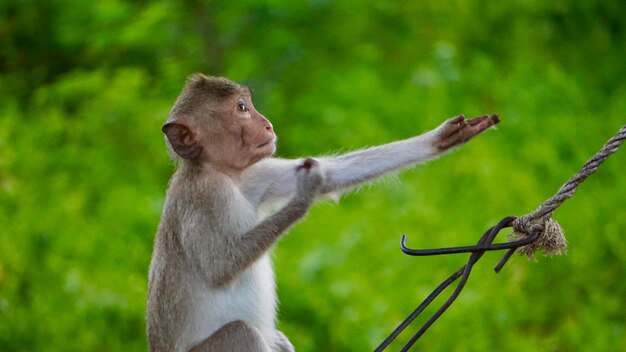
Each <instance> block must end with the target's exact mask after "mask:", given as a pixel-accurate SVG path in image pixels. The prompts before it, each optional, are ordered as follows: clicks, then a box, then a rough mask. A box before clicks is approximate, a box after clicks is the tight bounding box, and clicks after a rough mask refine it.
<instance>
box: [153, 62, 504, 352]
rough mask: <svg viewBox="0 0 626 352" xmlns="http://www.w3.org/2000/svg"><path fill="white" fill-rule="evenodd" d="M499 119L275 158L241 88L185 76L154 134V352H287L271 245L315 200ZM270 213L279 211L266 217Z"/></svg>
mask: <svg viewBox="0 0 626 352" xmlns="http://www.w3.org/2000/svg"><path fill="white" fill-rule="evenodd" d="M499 121H500V118H499V116H498V115H482V116H479V117H476V118H472V119H466V118H465V117H464V116H463V115H459V116H457V117H454V118H452V119H448V120H446V121H445V122H443V123H442V124H441V125H440V126H439V127H437V128H435V129H434V130H431V131H429V132H426V133H424V134H421V135H418V136H416V137H412V138H409V139H405V140H400V141H395V142H391V143H388V144H383V145H380V146H377V147H370V148H365V149H362V150H358V151H354V152H349V153H346V154H343V155H338V156H323V157H316V158H311V157H307V158H300V159H282V158H277V157H274V156H273V155H274V153H275V151H276V134H275V132H274V127H273V125H272V123H271V122H270V121H269V120H268V119H267V118H265V116H263V115H262V114H261V113H259V112H258V111H257V110H256V109H255V107H254V105H253V104H252V99H251V93H250V90H249V88H247V87H246V86H243V85H240V84H238V83H236V82H234V81H231V80H229V79H227V78H223V77H213V76H206V75H203V74H200V73H197V74H193V75H191V76H189V78H188V79H187V82H186V84H185V86H184V88H183V90H182V91H181V93H180V95H179V96H178V98H177V99H176V101H175V102H174V105H173V107H172V109H171V110H170V113H169V115H168V117H167V120H166V123H165V124H164V125H163V127H162V131H163V133H164V134H165V139H166V145H167V149H168V152H169V154H170V155H171V157H172V159H173V161H174V163H175V164H176V170H175V172H174V174H173V175H172V177H171V179H170V181H169V186H168V189H167V192H166V196H165V200H164V204H163V210H162V215H161V220H160V223H159V225H158V228H157V231H156V235H155V239H154V248H153V253H152V258H151V262H150V268H149V275H148V276H149V277H148V302H147V307H146V330H147V337H148V345H149V349H150V351H185V352H186V351H194V352H197V351H217V352H221V351H254V352H290V351H294V347H293V345H292V344H291V342H290V341H289V339H288V338H287V337H286V336H285V334H283V333H282V332H281V331H279V330H278V329H277V328H276V304H277V297H276V290H275V277H274V272H273V269H272V265H271V262H270V256H269V253H270V251H271V249H272V248H273V246H274V244H275V243H276V242H277V241H278V239H279V238H280V237H281V236H282V235H283V234H284V233H285V232H286V231H287V230H288V229H289V228H290V227H291V226H293V225H294V224H295V223H297V222H298V221H300V220H301V219H302V218H303V217H304V216H305V215H306V213H307V212H308V210H309V208H310V207H311V205H312V204H313V203H314V201H315V200H316V199H322V198H324V197H328V196H332V195H337V194H339V193H341V192H343V191H346V190H349V189H352V188H354V187H357V186H359V185H361V184H364V183H365V182H368V181H370V180H373V179H375V178H378V177H380V176H383V175H385V174H388V173H390V172H392V171H396V170H400V169H404V168H407V167H410V166H413V165H416V164H418V163H421V162H425V161H427V160H430V159H433V158H435V157H437V156H439V155H442V154H443V153H445V152H447V151H449V150H451V149H453V148H454V147H457V146H459V145H461V144H463V143H465V142H467V141H469V140H470V139H472V138H473V137H474V136H476V135H478V134H479V133H481V132H483V131H484V130H486V129H487V128H489V127H490V126H493V125H495V124H497V123H498V122H499ZM270 206H274V208H273V209H278V210H277V211H274V212H273V213H270V214H269V215H267V216H265V217H262V216H261V215H260V214H263V213H264V212H266V211H267V209H268V207H270Z"/></svg>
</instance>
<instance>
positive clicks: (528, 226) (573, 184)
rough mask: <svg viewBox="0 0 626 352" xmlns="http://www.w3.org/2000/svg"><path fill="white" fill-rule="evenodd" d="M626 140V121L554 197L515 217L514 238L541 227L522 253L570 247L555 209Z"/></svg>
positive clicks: (563, 249) (559, 251) (547, 251)
mask: <svg viewBox="0 0 626 352" xmlns="http://www.w3.org/2000/svg"><path fill="white" fill-rule="evenodd" d="M624 140H626V125H624V126H622V128H621V129H620V130H619V132H618V133H617V134H616V135H615V136H614V137H613V138H611V139H610V140H609V141H608V142H606V144H605V145H604V146H603V147H602V149H600V151H599V152H598V153H596V155H594V156H593V157H592V158H591V159H589V160H588V161H587V162H586V163H585V165H583V167H582V168H581V169H580V171H579V172H578V173H577V174H576V175H574V176H573V177H572V178H570V179H569V180H568V181H567V182H565V184H564V185H563V186H561V188H560V189H559V190H558V192H556V194H555V195H553V196H552V197H551V198H550V199H548V200H546V201H545V202H543V204H541V205H540V206H539V208H537V210H535V211H533V212H532V213H530V214H527V215H524V216H520V217H518V218H517V219H516V220H515V221H513V229H514V230H515V233H514V234H513V236H512V237H513V238H514V239H520V238H525V237H527V236H530V235H531V234H532V233H533V232H535V231H539V232H540V233H541V234H540V235H539V238H538V239H537V240H536V241H534V242H532V243H531V244H529V245H526V246H524V247H521V248H520V249H519V251H520V253H523V254H526V255H528V256H529V257H532V256H533V255H534V253H535V252H536V251H537V250H540V249H543V252H544V254H547V255H552V254H560V253H562V252H564V251H567V241H566V240H565V235H564V234H563V229H562V228H561V226H560V225H559V223H558V222H556V220H554V219H552V218H551V216H552V213H554V211H555V210H556V208H558V207H559V206H560V205H561V204H563V202H564V201H565V200H566V199H568V198H570V197H571V196H573V195H574V193H575V192H576V189H577V188H578V186H579V185H580V184H581V183H582V182H583V181H584V180H585V179H586V178H587V177H588V176H589V175H591V174H593V173H594V172H595V171H596V170H597V169H598V167H599V166H600V164H602V163H603V162H604V161H605V160H606V159H607V158H608V157H609V156H610V155H611V154H613V153H615V152H616V151H617V150H618V149H619V147H620V145H621V144H622V143H623V142H624Z"/></svg>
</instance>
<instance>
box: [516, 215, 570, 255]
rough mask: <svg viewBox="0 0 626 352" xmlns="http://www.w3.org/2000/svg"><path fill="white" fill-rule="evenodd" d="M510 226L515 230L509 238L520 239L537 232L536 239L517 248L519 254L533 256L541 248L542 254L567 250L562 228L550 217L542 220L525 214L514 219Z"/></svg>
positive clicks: (559, 252)
mask: <svg viewBox="0 0 626 352" xmlns="http://www.w3.org/2000/svg"><path fill="white" fill-rule="evenodd" d="M512 226H513V229H514V231H515V232H513V233H512V234H511V235H510V236H509V239H510V240H520V239H523V238H526V237H528V236H530V235H531V234H533V233H537V232H538V233H539V237H538V238H537V240H535V241H534V242H532V243H530V244H528V245H526V246H523V247H520V248H519V249H518V252H519V253H520V254H525V255H526V256H528V257H529V258H534V257H535V253H536V252H537V251H539V250H543V254H544V255H547V256H552V255H561V254H563V253H566V252H567V240H566V239H565V234H564V232H563V228H561V225H559V223H558V222H557V221H556V220H554V219H552V218H548V219H547V220H544V221H543V222H542V221H541V220H537V219H532V218H531V217H530V216H528V215H525V216H521V217H519V218H517V219H515V221H513V225H512Z"/></svg>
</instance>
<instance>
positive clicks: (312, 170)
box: [296, 158, 324, 200]
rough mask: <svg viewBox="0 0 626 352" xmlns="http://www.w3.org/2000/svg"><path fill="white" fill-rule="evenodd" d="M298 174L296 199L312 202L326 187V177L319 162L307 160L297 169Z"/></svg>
mask: <svg viewBox="0 0 626 352" xmlns="http://www.w3.org/2000/svg"><path fill="white" fill-rule="evenodd" d="M296 173H297V175H298V180H297V195H296V197H298V198H304V199H311V200H312V199H313V198H314V197H315V196H316V195H317V193H318V191H319V189H320V188H321V187H322V186H323V185H324V176H323V175H322V170H321V168H320V165H319V162H318V161H317V160H315V159H312V158H306V159H304V161H303V162H302V164H300V165H298V167H296Z"/></svg>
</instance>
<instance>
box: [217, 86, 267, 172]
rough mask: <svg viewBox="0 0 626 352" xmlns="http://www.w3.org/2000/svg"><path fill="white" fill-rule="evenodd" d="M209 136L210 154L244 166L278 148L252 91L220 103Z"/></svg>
mask: <svg viewBox="0 0 626 352" xmlns="http://www.w3.org/2000/svg"><path fill="white" fill-rule="evenodd" d="M219 110H220V111H216V113H215V114H214V116H213V117H214V119H212V121H211V122H213V123H215V124H213V123H211V125H212V126H207V128H208V129H209V130H210V131H211V133H210V134H211V136H210V137H209V138H208V139H207V140H208V143H209V144H210V145H209V146H207V147H208V148H207V152H209V157H210V159H212V160H213V161H214V162H218V163H221V164H223V166H227V167H230V168H235V169H240V170H241V169H244V168H246V167H248V166H250V165H252V164H253V163H255V162H257V161H259V160H261V159H263V158H266V157H268V156H271V155H272V154H274V152H275V151H276V144H275V142H276V135H275V134H274V129H273V126H272V124H271V123H270V121H269V120H268V119H266V118H265V116H263V115H261V114H260V113H259V112H258V111H257V110H256V109H255V108H254V105H253V104H252V99H251V97H250V94H249V93H247V92H244V93H242V94H235V95H233V96H232V97H230V98H228V99H226V100H225V101H223V102H222V103H221V104H220V108H219Z"/></svg>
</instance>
